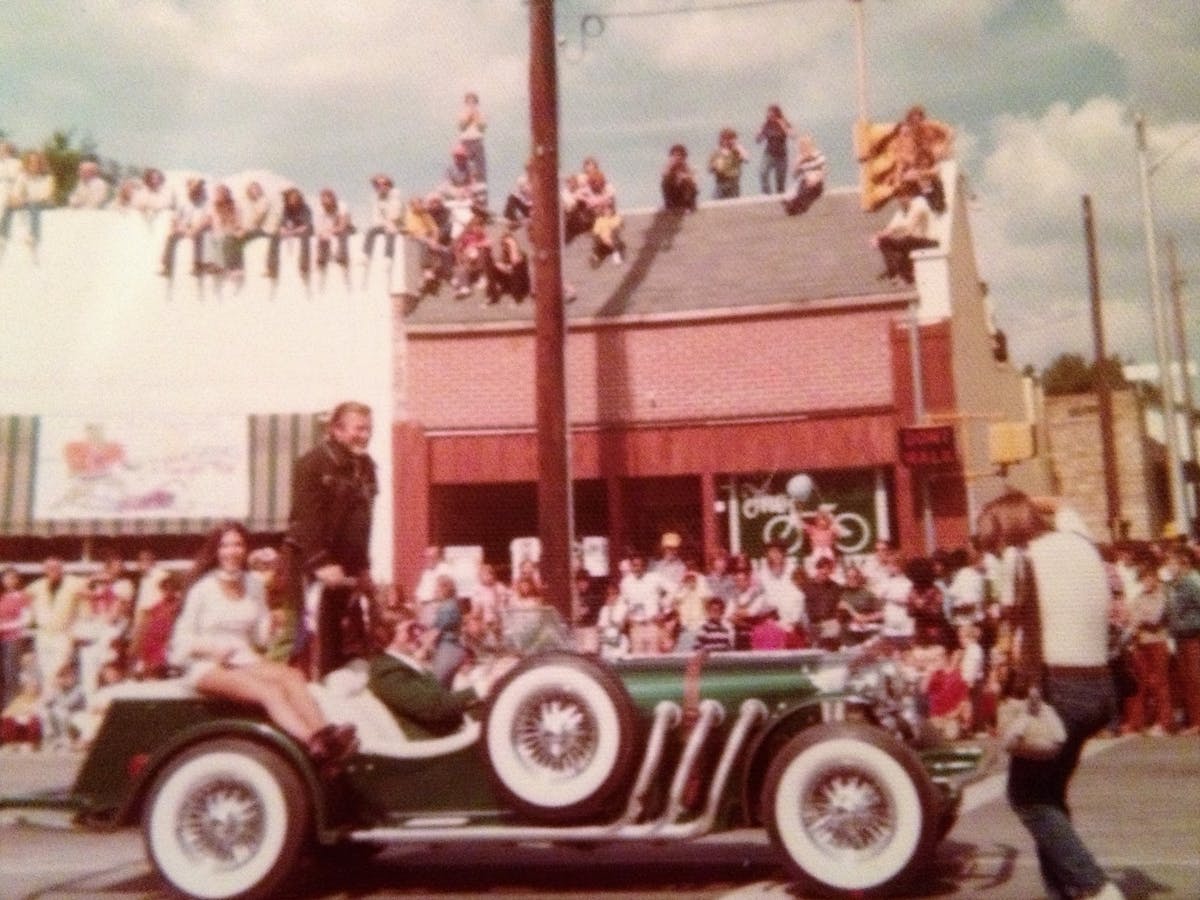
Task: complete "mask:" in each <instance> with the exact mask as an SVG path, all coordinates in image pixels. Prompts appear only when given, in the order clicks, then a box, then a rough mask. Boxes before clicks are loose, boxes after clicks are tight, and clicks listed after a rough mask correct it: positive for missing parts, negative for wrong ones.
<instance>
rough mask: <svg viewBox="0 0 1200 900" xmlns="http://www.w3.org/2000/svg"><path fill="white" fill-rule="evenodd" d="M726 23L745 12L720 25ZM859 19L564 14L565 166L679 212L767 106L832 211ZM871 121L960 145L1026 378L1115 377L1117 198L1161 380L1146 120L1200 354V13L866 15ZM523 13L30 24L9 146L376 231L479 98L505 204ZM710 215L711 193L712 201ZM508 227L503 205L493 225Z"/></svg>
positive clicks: (305, 11)
mask: <svg viewBox="0 0 1200 900" xmlns="http://www.w3.org/2000/svg"><path fill="white" fill-rule="evenodd" d="M720 7H727V8H720ZM854 9H855V4H854V3H852V2H850V0H780V2H770V0H560V2H559V3H558V4H557V31H558V34H559V35H560V42H559V57H558V72H559V82H560V83H559V105H560V140H561V148H560V159H561V162H562V167H563V169H564V171H566V170H571V169H575V168H577V167H578V165H579V161H581V160H582V158H583V157H584V156H586V155H594V156H596V157H597V158H598V159H599V160H600V162H601V165H602V166H603V168H604V169H605V171H606V172H607V173H608V175H609V177H610V180H611V181H613V182H614V183H615V185H616V189H617V192H618V198H619V200H620V202H621V204H622V205H623V206H624V207H626V208H633V207H639V206H649V205H652V204H654V203H655V202H656V201H657V173H658V170H659V167H660V166H661V164H662V161H663V159H664V157H665V154H666V150H667V148H668V147H669V146H670V145H671V144H673V143H676V142H682V143H685V144H687V145H688V146H689V148H692V153H693V156H694V157H700V159H701V161H702V160H703V159H704V158H705V157H706V156H707V153H708V152H709V150H710V149H711V148H712V147H713V146H715V143H716V135H717V132H718V131H719V130H720V129H721V128H722V127H723V126H726V125H729V126H732V127H734V128H736V129H737V130H738V131H739V132H740V134H741V135H742V137H743V140H744V141H745V142H746V143H747V145H748V147H749V149H750V150H751V153H752V165H751V166H750V167H749V170H748V171H747V172H746V173H744V175H743V184H742V187H743V193H752V192H754V191H756V190H757V184H756V182H757V179H756V177H755V173H756V166H757V161H758V155H759V150H758V148H757V147H754V146H753V143H752V142H753V135H754V134H755V132H756V131H757V129H758V126H759V125H760V124H761V121H762V116H763V112H764V110H765V107H766V106H767V104H769V103H779V104H781V105H782V107H783V109H784V111H785V113H786V114H787V115H788V117H789V118H790V119H791V121H792V122H793V123H795V124H796V125H797V127H799V128H800V129H802V130H806V131H809V132H811V133H812V134H813V135H814V136H815V138H816V140H817V142H818V144H819V145H820V146H821V147H822V149H823V150H824V151H825V153H826V154H827V156H828V158H829V163H830V173H829V176H830V177H829V180H830V183H831V184H832V185H835V186H841V185H851V184H854V183H855V182H856V180H857V169H856V163H855V160H854V156H853V148H852V144H851V132H852V126H853V122H854V120H855V118H856V117H857V115H858V93H857V88H856V75H855V73H856V66H855V36H854V35H855V32H854V19H855V17H854ZM862 10H863V13H864V17H865V22H866V31H865V33H866V56H867V71H868V76H867V103H868V110H869V114H870V116H871V118H872V119H874V120H877V121H891V120H894V119H895V118H897V117H898V116H900V115H901V114H902V113H903V110H904V109H905V108H906V107H907V106H908V105H910V104H911V103H914V102H920V103H922V104H924V105H925V106H926V108H927V109H928V110H929V113H930V115H931V116H932V117H934V118H938V119H941V120H943V121H946V122H948V123H949V124H951V125H952V126H953V127H954V128H955V129H956V134H957V138H956V153H957V156H958V159H959V161H960V164H961V167H962V170H963V172H964V174H965V175H966V177H967V179H968V186H969V189H970V191H971V196H972V201H971V204H970V210H971V212H970V215H971V224H972V229H973V233H974V236H975V241H976V250H977V255H978V263H979V268H980V272H981V276H982V277H983V278H984V279H985V280H986V281H987V282H988V284H989V287H990V292H991V297H992V299H993V303H994V307H995V315H996V319H997V323H998V325H999V326H1000V327H1001V328H1002V329H1004V331H1005V332H1006V333H1007V335H1008V338H1009V347H1010V352H1011V355H1012V358H1013V360H1014V362H1015V363H1017V364H1018V365H1025V364H1032V365H1034V366H1036V367H1039V368H1040V367H1042V366H1044V365H1045V364H1046V363H1047V362H1049V361H1050V360H1051V359H1053V358H1054V357H1055V356H1057V355H1058V354H1060V353H1063V352H1073V353H1080V354H1082V355H1084V356H1090V355H1091V353H1092V349H1091V348H1092V338H1091V327H1090V313H1089V307H1088V279H1087V268H1086V256H1085V249H1084V243H1083V236H1082V214H1081V197H1082V196H1083V195H1084V194H1087V195H1090V196H1091V197H1092V202H1093V207H1094V210H1095V215H1096V228H1097V239H1098V245H1099V253H1100V285H1101V292H1102V296H1103V301H1104V321H1105V328H1106V332H1107V342H1108V347H1109V349H1110V352H1113V353H1116V354H1119V355H1120V356H1122V357H1123V358H1126V359H1129V360H1131V361H1138V362H1146V361H1153V360H1154V340H1153V335H1154V332H1153V320H1152V318H1151V305H1150V302H1149V299H1148V298H1149V293H1150V291H1149V274H1148V265H1147V257H1146V250H1145V242H1144V232H1143V224H1142V221H1143V220H1142V205H1141V199H1140V193H1139V186H1138V185H1139V183H1138V167H1137V156H1136V152H1135V137H1134V127H1133V119H1134V115H1135V114H1136V113H1139V112H1140V113H1142V114H1144V116H1145V117H1146V121H1147V134H1148V143H1149V153H1148V158H1149V159H1150V160H1151V162H1152V163H1153V164H1155V166H1154V172H1153V175H1152V177H1151V196H1152V199H1153V205H1154V212H1155V220H1156V223H1157V230H1156V235H1157V236H1158V241H1159V253H1160V258H1161V259H1162V260H1163V262H1162V265H1163V266H1164V268H1163V275H1162V280H1161V282H1160V283H1161V286H1162V291H1163V296H1164V297H1167V296H1169V285H1168V279H1167V276H1166V272H1165V239H1166V236H1167V235H1171V236H1173V238H1174V240H1175V241H1176V246H1177V249H1178V259H1179V264H1180V269H1181V271H1182V274H1183V276H1184V278H1185V279H1187V280H1188V281H1189V282H1190V283H1188V284H1185V285H1184V287H1183V296H1184V299H1185V302H1186V303H1187V310H1188V312H1187V319H1188V321H1189V323H1190V326H1191V327H1190V332H1191V333H1190V334H1189V339H1190V341H1189V342H1190V347H1191V353H1192V354H1193V356H1195V355H1197V354H1200V315H1197V313H1196V310H1197V309H1198V308H1200V297H1198V295H1200V5H1197V4H1193V3H1186V2H1182V0H1137V2H1135V0H863V3H862ZM527 15H528V11H527V7H526V5H525V4H524V3H523V2H521V0H391V2H386V0H355V2H354V3H343V4H330V3H320V4H318V3H310V2H303V0H301V2H296V0H290V2H283V0H253V2H252V0H173V2H171V0H54V2H35V0H10V2H4V3H0V131H3V132H4V133H6V134H7V136H8V138H9V139H10V140H13V141H14V142H15V143H16V144H17V145H18V146H20V147H22V148H28V147H31V146H35V145H38V144H41V143H42V142H43V141H44V140H45V139H46V138H47V137H48V136H49V135H50V133H51V132H53V131H55V130H60V129H61V130H70V131H71V132H72V133H73V134H74V135H75V137H76V138H77V139H86V140H90V141H93V142H94V143H95V145H96V147H97V149H98V152H99V153H100V155H102V156H104V157H108V158H112V159H116V160H118V161H120V162H122V163H126V164H134V165H155V166H158V167H160V168H163V169H168V170H191V171H200V172H205V173H208V174H209V175H212V176H214V177H218V178H219V177H222V176H226V175H231V174H233V173H238V172H243V171H245V170H248V169H255V170H258V169H266V170H270V171H273V172H276V173H279V174H281V175H283V176H285V177H287V178H288V179H291V180H293V181H294V182H296V183H297V184H298V185H300V186H301V187H303V188H304V189H306V190H315V189H319V188H322V187H326V186H328V187H332V188H334V189H335V190H337V191H338V192H339V194H340V195H341V196H343V197H344V198H345V199H347V201H348V202H350V204H351V206H352V207H354V208H356V209H361V208H363V207H364V206H365V204H366V202H367V199H368V196H369V184H368V181H369V178H370V176H371V175H372V174H374V173H375V172H381V171H382V172H388V173H390V174H392V175H393V177H394V178H395V180H396V183H397V184H398V185H399V186H400V187H401V189H402V190H403V191H404V192H405V193H406V194H409V193H415V192H418V191H419V192H422V193H424V192H426V191H428V190H430V189H432V188H433V187H435V186H436V185H437V183H438V182H439V181H440V180H441V173H442V172H443V170H444V168H445V165H446V163H447V161H448V157H449V150H450V147H451V145H452V144H453V142H454V139H455V120H456V117H457V113H458V110H459V107H460V103H461V98H462V95H463V93H464V92H466V91H476V92H477V93H478V94H479V95H480V96H481V100H482V106H483V109H484V112H485V113H486V115H487V116H488V119H489V128H488V132H487V138H486V146H487V152H488V165H489V176H490V180H491V183H492V185H493V188H492V191H493V196H499V197H503V195H504V193H506V192H507V190H508V189H509V187H510V186H511V184H512V182H513V180H514V179H515V178H516V176H517V174H518V173H519V170H520V167H521V164H522V162H523V160H524V159H525V158H526V156H527V154H528V148H529V124H528V123H529V112H528V92H527V79H528V75H527V71H528V68H527V51H528V19H527ZM705 190H706V191H707V190H709V185H708V184H707V183H706V184H705ZM494 205H495V204H494Z"/></svg>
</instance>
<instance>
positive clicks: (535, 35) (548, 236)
mask: <svg viewBox="0 0 1200 900" xmlns="http://www.w3.org/2000/svg"><path fill="white" fill-rule="evenodd" d="M556 55H557V48H556V42H555V35H554V0H529V118H530V131H531V135H532V146H533V153H532V157H531V159H530V161H529V181H530V187H531V190H532V194H533V215H532V216H531V218H530V222H529V235H530V242H531V243H532V245H533V284H534V288H535V290H536V293H537V299H536V301H535V307H536V309H535V314H534V327H535V338H534V342H535V352H534V362H535V365H536V367H537V372H536V376H535V377H536V386H535V388H536V389H535V397H536V400H537V452H538V492H537V498H538V537H539V538H540V539H541V542H542V559H541V566H540V568H541V573H542V581H543V583H544V584H545V587H546V598H547V599H548V600H549V602H550V603H551V604H552V605H553V606H555V607H556V608H557V609H558V610H559V612H561V613H562V614H563V617H564V619H565V620H566V621H568V622H571V621H573V616H572V613H573V610H574V606H575V603H574V598H573V591H574V579H573V578H572V577H571V547H572V544H573V541H572V530H573V517H572V514H571V465H570V452H569V441H570V439H571V437H570V433H569V429H568V426H567V400H566V318H565V313H564V311H563V296H562V295H563V291H562V223H561V218H562V213H561V210H560V209H559V199H558V70H557V56H556Z"/></svg>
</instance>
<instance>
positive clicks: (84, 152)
mask: <svg viewBox="0 0 1200 900" xmlns="http://www.w3.org/2000/svg"><path fill="white" fill-rule="evenodd" d="M42 152H43V153H45V154H46V163H47V164H48V165H49V166H50V174H51V175H53V176H54V203H55V205H56V206H63V205H65V204H66V202H67V197H69V196H70V195H71V191H73V190H74V189H75V183H76V182H77V181H78V180H79V163H80V162H81V161H82V160H83V159H85V158H94V157H95V152H96V145H95V144H94V143H93V142H92V141H91V140H84V141H83V142H81V143H80V145H79V146H78V147H75V146H73V136H72V132H70V131H55V132H54V133H53V134H52V135H50V137H49V139H48V140H47V141H46V142H45V143H44V144H42Z"/></svg>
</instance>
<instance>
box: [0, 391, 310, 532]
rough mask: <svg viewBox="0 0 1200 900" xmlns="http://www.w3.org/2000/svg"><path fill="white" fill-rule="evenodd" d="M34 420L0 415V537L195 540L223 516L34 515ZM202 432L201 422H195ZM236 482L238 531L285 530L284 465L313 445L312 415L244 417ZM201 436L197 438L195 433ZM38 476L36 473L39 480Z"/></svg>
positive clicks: (39, 428)
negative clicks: (239, 486)
mask: <svg viewBox="0 0 1200 900" xmlns="http://www.w3.org/2000/svg"><path fill="white" fill-rule="evenodd" d="M44 424H45V423H44V422H43V420H42V418H41V417H38V416H0V536H14V537H15V536H33V537H53V536H58V535H89V536H90V535H104V536H116V535H143V534H144V535H152V534H200V533H203V532H205V531H207V530H208V529H210V528H212V527H213V526H215V525H216V524H218V523H219V522H220V521H221V520H222V519H224V518H227V517H226V516H203V517H186V516H184V517H170V518H157V517H154V516H152V515H147V514H146V512H145V509H144V508H143V509H141V510H134V511H131V512H130V513H128V514H122V513H121V512H119V511H117V512H113V511H106V512H105V514H104V515H100V516H97V517H95V518H89V517H86V516H66V517H64V516H45V515H43V516H42V517H41V518H39V517H38V516H37V515H36V513H35V509H36V504H35V497H36V492H37V489H38V477H39V476H38V460H39V458H42V459H45V457H44V456H41V457H39V436H40V435H42V434H43V432H44V430H45V429H44ZM200 427H201V428H202V422H201V423H200ZM245 427H246V433H245V443H244V450H242V449H241V448H239V450H238V452H239V453H240V452H245V454H246V456H247V459H246V466H245V470H244V473H245V474H244V477H245V481H246V484H247V491H248V496H247V497H246V498H245V503H244V504H240V506H241V508H244V509H245V510H247V514H246V516H245V519H244V521H245V524H246V527H247V528H249V529H250V530H251V531H255V532H270V531H283V530H284V529H285V528H286V527H287V516H288V508H289V504H290V491H291V488H290V482H291V470H292V463H293V462H294V461H295V459H296V458H297V457H298V456H300V455H301V454H303V453H304V452H305V451H307V450H308V449H309V448H311V447H312V446H313V445H314V444H315V443H316V442H317V441H318V440H320V437H321V434H322V430H323V424H322V417H321V416H320V415H318V414H312V413H307V414H306V413H300V414H280V415H252V416H248V417H247V421H246V426H245ZM198 433H202V432H198ZM45 477H47V476H46V473H43V478H44V479H45Z"/></svg>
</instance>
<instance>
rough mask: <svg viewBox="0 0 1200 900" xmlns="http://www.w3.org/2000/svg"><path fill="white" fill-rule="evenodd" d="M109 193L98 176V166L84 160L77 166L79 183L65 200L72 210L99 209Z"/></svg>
mask: <svg viewBox="0 0 1200 900" xmlns="http://www.w3.org/2000/svg"><path fill="white" fill-rule="evenodd" d="M111 193H112V188H111V187H110V186H109V184H108V182H107V181H105V180H104V179H103V178H102V177H101V175H100V164H99V163H97V162H96V161H95V160H90V159H85V160H84V161H83V162H81V163H80V164H79V181H78V182H77V183H76V185H75V189H74V190H72V191H71V195H70V196H69V197H68V198H67V205H68V206H70V207H71V208H72V209H101V208H103V206H104V204H106V203H107V202H108V198H109V196H110V195H111Z"/></svg>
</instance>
